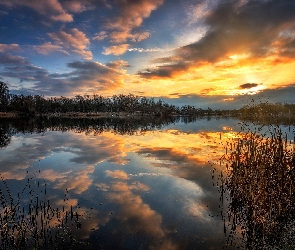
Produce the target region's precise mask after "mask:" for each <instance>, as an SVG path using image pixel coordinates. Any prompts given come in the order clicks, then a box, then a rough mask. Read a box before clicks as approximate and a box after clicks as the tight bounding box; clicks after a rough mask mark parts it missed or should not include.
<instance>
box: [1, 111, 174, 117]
mask: <svg viewBox="0 0 295 250" xmlns="http://www.w3.org/2000/svg"><path fill="white" fill-rule="evenodd" d="M172 116H173V117H175V116H177V115H168V116H163V117H172ZM35 117H47V118H51V117H55V118H141V117H160V118H161V117H162V116H161V115H155V114H146V113H138V112H135V113H128V112H96V113H83V112H67V113H50V114H45V115H42V114H36V115H33V116H29V115H28V116H26V115H21V114H17V113H14V112H0V118H35Z"/></svg>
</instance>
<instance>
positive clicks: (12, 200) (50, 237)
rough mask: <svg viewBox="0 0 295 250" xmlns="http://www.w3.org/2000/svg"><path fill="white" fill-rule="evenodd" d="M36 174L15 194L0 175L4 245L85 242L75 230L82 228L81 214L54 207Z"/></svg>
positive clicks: (1, 239) (56, 246)
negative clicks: (73, 231)
mask: <svg viewBox="0 0 295 250" xmlns="http://www.w3.org/2000/svg"><path fill="white" fill-rule="evenodd" d="M33 177H34V175H33ZM33 177H28V178H27V183H26V185H25V187H24V188H23V189H22V190H20V191H19V192H18V193H17V195H15V194H12V192H11V189H10V188H9V185H8V183H7V181H6V180H5V179H4V178H3V177H2V176H1V174H0V178H1V185H0V202H1V209H0V248H1V249H65V248H72V247H74V246H75V245H80V244H82V243H81V242H79V241H78V240H76V239H75V237H73V236H72V229H71V228H72V226H73V225H75V227H76V228H77V229H79V228H80V227H81V223H80V221H79V215H78V213H76V212H74V210H73V208H72V207H71V209H70V211H66V210H65V208H64V206H63V207H62V208H54V207H53V206H52V205H51V204H50V200H49V199H47V198H46V197H47V187H46V183H45V182H44V183H42V185H41V184H40V182H39V181H34V180H33Z"/></svg>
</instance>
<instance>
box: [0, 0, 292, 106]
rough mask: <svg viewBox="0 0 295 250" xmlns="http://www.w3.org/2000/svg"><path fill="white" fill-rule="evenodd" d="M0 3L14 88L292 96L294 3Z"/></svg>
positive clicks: (7, 73) (218, 97)
mask: <svg viewBox="0 0 295 250" xmlns="http://www.w3.org/2000/svg"><path fill="white" fill-rule="evenodd" d="M0 9H1V11H0V23H1V31H2V32H1V34H2V35H1V38H0V81H4V82H5V83H7V84H8V86H9V89H10V91H11V92H13V93H17V94H20V93H22V94H33V95H36V94H38V95H44V96H46V97H50V96H69V97H72V96H75V95H77V94H80V95H84V94H90V95H92V94H101V95H104V96H111V95H114V94H129V93H132V94H134V95H137V96H147V97H159V98H164V99H165V100H166V101H169V100H171V101H173V102H174V103H176V104H177V103H187V102H190V103H191V104H192V105H195V106H199V105H200V106H202V105H205V104H203V103H206V104H210V103H211V104H212V105H213V106H214V105H215V106H216V105H217V106H218V107H220V105H221V106H222V105H226V103H229V102H231V103H232V104H231V105H232V106H233V107H235V105H238V104H237V103H238V102H236V101H238V100H240V96H244V97H247V96H249V98H252V97H253V96H254V97H256V96H267V97H268V98H270V99H271V101H273V102H293V100H294V98H293V96H294V94H295V88H294V87H295V73H294V67H295V62H294V57H295V45H294V44H295V15H294V13H295V2H294V1H289V0H282V1H275V0H268V1H264V0H257V1H248V0H246V1H244V0H238V1H232V0H218V1H215V0H201V1H192V0H189V1H181V0H173V1H168V0H139V1H131V0H130V1H129V0H128V1H126V0H117V1H114V0H99V1H94V0H81V1H76V0H67V1H66V0H53V1H47V0H41V1H35V0H33V1H29V2H28V1H18V0H9V1H8V0H3V1H1V2H0ZM269 13H271V14H269ZM188 97H189V98H188ZM245 99H247V98H245Z"/></svg>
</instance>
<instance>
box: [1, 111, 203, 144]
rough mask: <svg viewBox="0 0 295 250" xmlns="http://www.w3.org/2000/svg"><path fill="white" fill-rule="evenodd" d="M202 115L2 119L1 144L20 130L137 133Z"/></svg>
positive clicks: (193, 119)
mask: <svg viewBox="0 0 295 250" xmlns="http://www.w3.org/2000/svg"><path fill="white" fill-rule="evenodd" d="M197 119H199V117H190V119H188V118H187V117H166V118H149V117H144V118H142V117H140V118H128V119H127V118H126V119H123V118H96V119H94V118H58V117H52V118H46V117H45V118H44V117H38V118H34V119H21V121H20V119H18V118H15V119H11V118H5V119H0V147H5V146H7V145H8V144H9V142H10V138H11V136H12V135H14V134H16V133H33V132H34V133H44V132H46V131H74V132H76V133H83V132H85V133H86V134H88V133H93V134H101V133H103V132H107V131H111V132H113V133H114V134H121V135H124V134H126V135H133V134H138V133H144V132H146V131H152V130H159V129H161V128H163V127H164V126H166V125H169V124H171V123H176V122H179V121H182V122H184V123H190V122H194V121H196V120H197Z"/></svg>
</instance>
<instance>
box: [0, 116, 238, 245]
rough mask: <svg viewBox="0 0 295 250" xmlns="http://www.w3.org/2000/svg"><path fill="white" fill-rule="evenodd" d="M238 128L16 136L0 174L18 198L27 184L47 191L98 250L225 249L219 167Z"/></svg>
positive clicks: (0, 156) (211, 125)
mask: <svg viewBox="0 0 295 250" xmlns="http://www.w3.org/2000/svg"><path fill="white" fill-rule="evenodd" d="M238 122H239V121H238V120H234V119H216V118H212V119H210V120H208V119H200V120H197V121H195V122H190V123H184V122H176V123H173V124H168V125H166V126H163V127H162V128H161V129H154V130H153V131H144V132H143V131H137V132H136V131H135V133H129V134H124V133H121V134H119V133H115V132H114V131H112V130H111V129H109V130H106V131H102V132H101V133H94V132H93V131H91V130H90V131H88V132H85V131H79V130H75V129H70V130H64V131H50V129H47V130H46V131H43V132H42V133H35V132H33V133H16V134H14V135H13V136H12V137H11V139H10V142H9V143H8V145H7V146H5V147H2V148H0V163H1V168H0V173H1V176H2V177H3V178H4V179H6V180H7V184H8V186H9V188H10V189H11V192H12V193H17V192H18V190H20V189H22V188H23V187H24V186H25V185H26V183H27V179H28V177H33V178H32V181H35V183H36V182H37V181H39V182H40V183H41V184H40V185H41V186H42V185H43V186H44V185H45V183H46V187H47V192H46V197H47V198H48V199H49V200H50V202H51V205H52V206H56V207H58V206H60V207H62V206H63V207H65V209H67V210H70V208H71V206H72V207H73V208H75V209H76V210H77V211H78V212H79V213H80V214H82V216H81V218H80V220H81V228H80V229H79V230H78V231H77V232H74V234H75V237H77V239H88V241H89V242H90V244H91V246H93V249H222V248H223V247H224V244H225V241H226V237H225V235H224V227H225V226H226V225H224V222H223V220H222V219H221V212H220V193H219V191H218V188H217V187H216V185H213V184H214V182H215V180H213V179H212V168H213V167H212V163H213V162H215V161H217V160H218V159H219V157H220V156H221V155H222V154H223V153H224V148H223V145H222V144H221V141H222V140H225V139H226V138H231V137H232V136H233V132H234V131H239V129H240V126H239V125H238ZM77 131H79V133H78V132H77ZM214 167H215V168H216V166H214ZM217 168H218V167H217ZM22 202H23V206H26V204H27V203H28V201H26V200H24V201H22Z"/></svg>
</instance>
